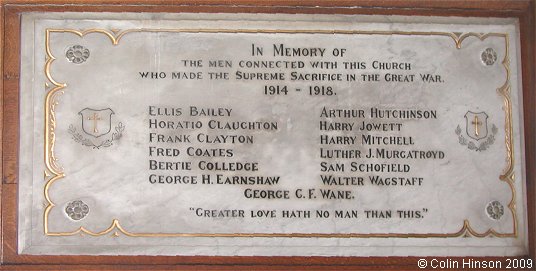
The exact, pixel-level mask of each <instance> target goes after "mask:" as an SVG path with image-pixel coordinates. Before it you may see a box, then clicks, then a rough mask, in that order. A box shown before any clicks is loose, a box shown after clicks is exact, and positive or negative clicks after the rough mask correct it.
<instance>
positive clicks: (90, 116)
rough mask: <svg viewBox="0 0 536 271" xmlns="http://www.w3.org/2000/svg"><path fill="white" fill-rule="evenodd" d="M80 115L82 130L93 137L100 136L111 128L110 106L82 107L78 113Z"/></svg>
mask: <svg viewBox="0 0 536 271" xmlns="http://www.w3.org/2000/svg"><path fill="white" fill-rule="evenodd" d="M78 114H79V115H80V116H81V117H82V130H83V131H84V132H85V133H86V134H88V135H90V136H93V137H100V136H103V135H105V134H108V133H109V132H110V130H112V115H113V114H114V111H112V109H110V108H105V109H91V108H84V109H83V110H82V111H80V112H79V113H78Z"/></svg>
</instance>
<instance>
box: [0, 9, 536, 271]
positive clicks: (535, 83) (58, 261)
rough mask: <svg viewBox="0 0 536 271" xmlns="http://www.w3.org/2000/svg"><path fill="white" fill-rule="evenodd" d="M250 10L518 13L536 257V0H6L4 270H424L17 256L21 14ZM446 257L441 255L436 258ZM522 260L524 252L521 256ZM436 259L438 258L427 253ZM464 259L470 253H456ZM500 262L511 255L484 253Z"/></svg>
mask: <svg viewBox="0 0 536 271" xmlns="http://www.w3.org/2000/svg"><path fill="white" fill-rule="evenodd" d="M34 11H39V12H65V11H70V12H83V11H85V12H194V13H195V12H213V13H216V12H220V13H221V12H224V13H234V12H246V13H291V14H292V13H304V14H311V13H318V14H384V15H421V16H454V15H456V16H472V17H514V18H518V19H519V22H520V31H521V59H522V62H523V63H522V76H523V107H524V115H525V118H524V124H525V136H524V139H525V164H526V172H525V173H526V187H527V195H526V198H527V202H528V206H527V210H528V233H529V254H528V255H526V256H525V257H524V258H531V259H533V260H536V106H535V104H536V48H535V44H536V23H535V17H536V2H535V1H532V0H501V1H498V0H465V1H462V0H436V1H427V0H407V1H404V0H384V1H373V0H355V1H348V0H333V1H319V0H316V1H296V0H268V1H254V0H233V1H225V0H197V1H195V0H178V1H157V0H146V1H142V0H121V1H119V0H111V1H104V0H71V1H66V0H37V1H30V0H18V1H17V0H7V1H3V2H0V14H1V16H0V19H1V20H0V33H1V35H0V43H1V46H0V56H1V57H0V59H1V65H0V73H1V74H2V77H1V78H0V85H1V86H2V94H1V99H0V103H1V104H2V111H0V118H1V120H2V122H1V127H2V130H1V132H0V138H2V145H1V147H0V148H1V152H2V168H1V172H2V182H1V183H0V214H1V224H0V232H1V234H2V235H1V243H2V244H1V246H0V270H134V269H135V270H176V269H180V270H200V269H204V270H303V269H307V270H325V269H330V270H333V269H337V270H356V269H360V270H365V269H376V270H419V269H418V267H417V260H418V259H420V258H422V257H221V256H217V257H209V256H185V257H172V256H33V255H18V254H17V206H18V203H17V194H18V191H17V189H18V185H17V182H18V144H19V142H18V140H19V132H20V131H19V73H20V72H19V70H20V41H21V40H20V26H21V25H20V18H21V17H20V16H21V14H22V13H23V12H34ZM434 258H437V259H441V257H434ZM521 258H523V257H521ZM427 259H428V260H431V259H432V258H431V257H429V258H427ZM442 259H447V258H444V257H443V258H442ZM448 259H451V260H460V261H461V260H462V259H463V257H449V258H448ZM473 259H480V260H500V261H502V262H503V266H505V261H506V258H505V257H479V258H473Z"/></svg>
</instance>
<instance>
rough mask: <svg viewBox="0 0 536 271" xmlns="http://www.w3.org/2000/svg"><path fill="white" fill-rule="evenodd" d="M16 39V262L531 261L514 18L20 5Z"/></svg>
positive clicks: (516, 37) (518, 64) (517, 50)
mask: <svg viewBox="0 0 536 271" xmlns="http://www.w3.org/2000/svg"><path fill="white" fill-rule="evenodd" d="M22 44H23V47H22V53H21V54H22V69H21V74H22V76H21V129H20V131H21V135H20V142H21V145H20V180H19V185H20V189H19V191H20V192H19V235H18V238H19V252H20V253H22V254H51V255H54V254H71V255H86V254H90V255H284V256H286V255H304V256H317V255H326V256H332V255H340V256H370V255H376V256H388V255H445V256H448V255H458V256H513V255H523V254H526V251H527V232H526V231H527V227H526V210H525V206H526V204H525V200H526V198H525V195H526V192H525V187H524V183H525V182H524V165H523V163H524V160H523V142H522V139H523V136H522V135H523V121H522V117H523V116H522V111H521V109H522V108H521V105H522V102H521V101H522V96H521V76H520V72H519V70H520V68H519V67H520V59H519V58H520V54H519V34H518V26H517V22H516V21H515V20H513V19H496V18H492V19H476V18H456V17H452V18H433V17H384V16H336V15H294V14H292V15H273V14H272V15H260V14H248V15H246V14H129V13H124V14H112V13H109V14H108V13H105V14H93V13H65V14H61V15H60V14H43V13H33V14H32V13H28V14H25V15H24V16H23V20H22Z"/></svg>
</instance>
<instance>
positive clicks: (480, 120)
mask: <svg viewBox="0 0 536 271" xmlns="http://www.w3.org/2000/svg"><path fill="white" fill-rule="evenodd" d="M465 123H466V126H465V127H466V129H465V130H466V132H467V135H468V136H469V137H470V138H472V139H475V140H480V139H483V138H486V137H487V136H488V114H486V113H485V112H476V113H475V112H471V111H467V113H466V114H465Z"/></svg>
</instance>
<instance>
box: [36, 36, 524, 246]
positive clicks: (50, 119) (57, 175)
mask: <svg viewBox="0 0 536 271" xmlns="http://www.w3.org/2000/svg"><path fill="white" fill-rule="evenodd" d="M139 32H155V33H156V32H168V33H214V34H216V33H219V34H221V33H246V34H334V35H335V34H337V35H405V36H444V37H450V38H452V40H453V41H454V44H455V46H456V48H457V49H461V47H462V42H463V41H464V40H465V39H466V38H468V37H477V38H479V39H480V40H481V41H483V40H485V39H486V38H488V37H502V38H504V39H505V45H506V48H505V55H504V59H503V61H502V65H503V66H504V68H505V70H506V80H505V82H504V84H503V85H502V86H501V87H499V88H498V89H497V92H498V94H499V95H501V96H502V97H503V99H504V107H503V110H504V111H505V144H506V155H507V159H506V161H507V165H506V168H505V169H504V171H503V172H504V173H503V174H502V175H501V176H499V179H500V180H501V181H504V182H506V183H507V184H508V185H509V187H510V189H511V192H512V199H511V201H510V202H509V204H508V209H510V211H511V213H512V220H513V232H512V233H499V232H497V231H495V230H494V229H493V228H490V229H488V230H487V231H485V232H483V233H479V232H477V231H475V230H474V229H473V228H472V227H471V225H470V222H469V220H467V219H466V220H464V222H463V226H462V227H461V229H460V230H459V231H457V232H455V233H133V232H130V231H128V230H126V229H125V228H124V227H123V226H122V225H121V223H120V222H119V220H118V219H113V221H112V223H111V225H110V226H109V227H108V228H107V229H105V230H103V231H99V232H95V231H91V230H88V229H87V228H85V227H83V226H81V227H79V228H78V229H77V230H74V231H71V232H52V231H50V230H49V227H48V216H49V214H50V211H51V210H52V208H53V207H54V206H56V205H55V204H54V202H53V201H52V199H51V198H50V194H49V189H50V187H51V186H52V184H54V183H55V182H56V181H58V180H60V179H62V178H64V177H65V174H64V172H63V169H62V168H61V166H59V165H58V164H57V158H56V157H55V155H54V146H55V142H56V137H55V128H56V115H55V107H56V106H57V105H58V104H59V102H58V101H57V97H58V96H60V95H62V94H63V93H64V92H63V89H64V88H66V87H67V84H65V83H59V82H57V81H55V80H54V79H53V77H52V75H51V73H50V67H51V65H52V63H53V62H54V60H56V58H55V57H54V56H53V55H52V52H51V50H50V35H51V33H71V34H75V35H78V36H79V37H84V36H85V35H88V34H92V33H100V34H104V35H106V36H107V37H108V38H109V39H110V41H111V42H112V44H113V45H118V44H119V41H120V40H121V39H122V38H123V37H124V36H125V35H127V34H129V33H139ZM45 35H46V36H45V50H46V63H45V76H46V78H47V79H48V81H49V82H50V83H52V84H53V87H52V88H51V89H47V95H46V98H45V142H44V143H45V155H44V160H45V161H44V162H45V167H46V170H45V181H46V184H45V187H44V195H45V200H46V202H47V207H46V208H45V211H44V215H43V228H44V233H45V235H47V236H72V235H77V234H84V233H85V234H88V235H90V236H103V235H106V234H108V233H111V232H114V233H113V235H114V236H119V233H122V234H124V235H126V236H129V237H288V238H452V237H460V236H466V237H469V236H474V237H480V238H482V237H488V236H495V237H501V238H507V237H517V235H518V230H517V214H516V190H515V187H514V178H515V177H514V150H513V123H512V104H511V98H510V91H511V89H510V59H509V35H508V34H507V33H486V34H483V33H474V32H470V33H465V34H463V33H449V32H423V31H362V30H285V29H146V28H140V29H129V30H125V31H119V30H112V31H109V30H106V29H87V30H75V29H46V31H45ZM47 88H48V84H47Z"/></svg>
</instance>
